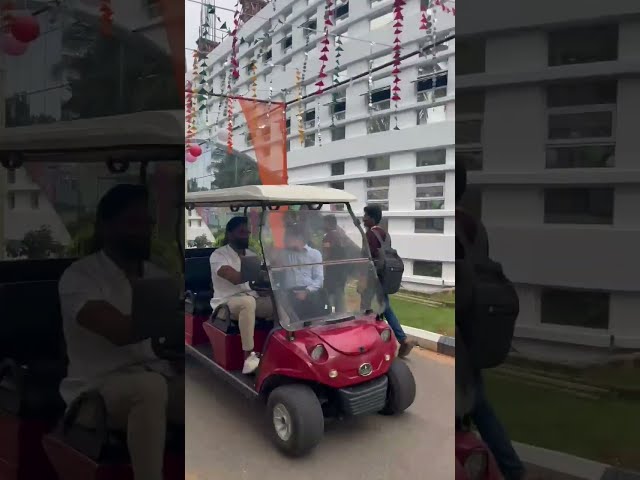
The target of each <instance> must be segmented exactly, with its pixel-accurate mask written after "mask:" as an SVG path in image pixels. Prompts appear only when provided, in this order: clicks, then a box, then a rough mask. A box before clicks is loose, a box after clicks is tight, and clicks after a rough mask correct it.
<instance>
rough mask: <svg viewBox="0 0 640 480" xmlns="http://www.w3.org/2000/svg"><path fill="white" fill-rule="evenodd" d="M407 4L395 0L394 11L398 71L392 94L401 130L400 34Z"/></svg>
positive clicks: (397, 128) (402, 0) (395, 68)
mask: <svg viewBox="0 0 640 480" xmlns="http://www.w3.org/2000/svg"><path fill="white" fill-rule="evenodd" d="M405 5H406V1H405V0H394V2H393V12H394V19H395V20H396V23H395V24H394V27H395V28H396V30H395V38H394V40H393V43H394V46H393V52H394V54H393V57H394V60H393V67H394V68H393V71H394V72H396V73H393V77H394V78H393V83H394V84H395V86H394V87H393V89H392V96H391V101H392V102H393V103H394V108H395V112H394V119H395V122H396V126H395V127H394V130H400V128H399V127H398V102H400V100H401V99H402V98H401V97H400V91H401V90H400V86H399V84H400V77H399V75H400V63H401V51H402V41H401V40H400V35H401V34H402V31H403V23H402V22H403V20H404V15H403V13H402V12H403V8H404V6H405Z"/></svg>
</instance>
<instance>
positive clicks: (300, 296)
mask: <svg viewBox="0 0 640 480" xmlns="http://www.w3.org/2000/svg"><path fill="white" fill-rule="evenodd" d="M281 266H283V267H289V268H285V269H284V270H283V271H284V274H283V282H282V287H283V288H284V289H285V290H288V291H290V292H291V295H290V298H291V302H292V304H293V308H294V311H295V312H296V313H297V315H298V317H300V319H309V318H313V317H315V316H320V315H322V314H324V313H325V312H324V310H325V307H324V303H325V302H323V301H322V296H321V292H322V289H323V286H324V267H323V265H322V254H321V253H320V252H319V251H318V250H316V249H315V248H311V247H310V246H309V245H307V242H306V240H305V235H304V230H303V229H302V228H301V227H300V226H299V225H292V226H290V227H289V228H288V229H287V232H286V234H285V250H284V251H283V252H282V260H281Z"/></svg>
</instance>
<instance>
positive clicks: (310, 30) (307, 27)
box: [302, 18, 318, 39]
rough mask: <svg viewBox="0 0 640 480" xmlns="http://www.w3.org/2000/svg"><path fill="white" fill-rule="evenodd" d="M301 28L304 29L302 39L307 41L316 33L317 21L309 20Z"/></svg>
mask: <svg viewBox="0 0 640 480" xmlns="http://www.w3.org/2000/svg"><path fill="white" fill-rule="evenodd" d="M302 28H303V29H304V37H305V39H307V38H309V37H311V36H312V35H315V34H316V33H318V20H316V19H315V18H310V19H309V20H307V21H306V22H305V23H304V24H303V25H302Z"/></svg>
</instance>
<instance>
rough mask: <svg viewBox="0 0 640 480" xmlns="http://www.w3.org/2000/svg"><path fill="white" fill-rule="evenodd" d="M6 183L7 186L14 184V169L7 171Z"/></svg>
mask: <svg viewBox="0 0 640 480" xmlns="http://www.w3.org/2000/svg"><path fill="white" fill-rule="evenodd" d="M7 183H8V184H9V185H12V184H14V183H16V171H15V170H14V169H9V170H7Z"/></svg>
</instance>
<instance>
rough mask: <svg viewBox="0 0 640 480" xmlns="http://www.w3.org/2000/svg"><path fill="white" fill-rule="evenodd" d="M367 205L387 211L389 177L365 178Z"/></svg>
mask: <svg viewBox="0 0 640 480" xmlns="http://www.w3.org/2000/svg"><path fill="white" fill-rule="evenodd" d="M366 185H367V204H376V205H379V206H380V208H381V209H382V210H389V177H376V178H367V180H366Z"/></svg>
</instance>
